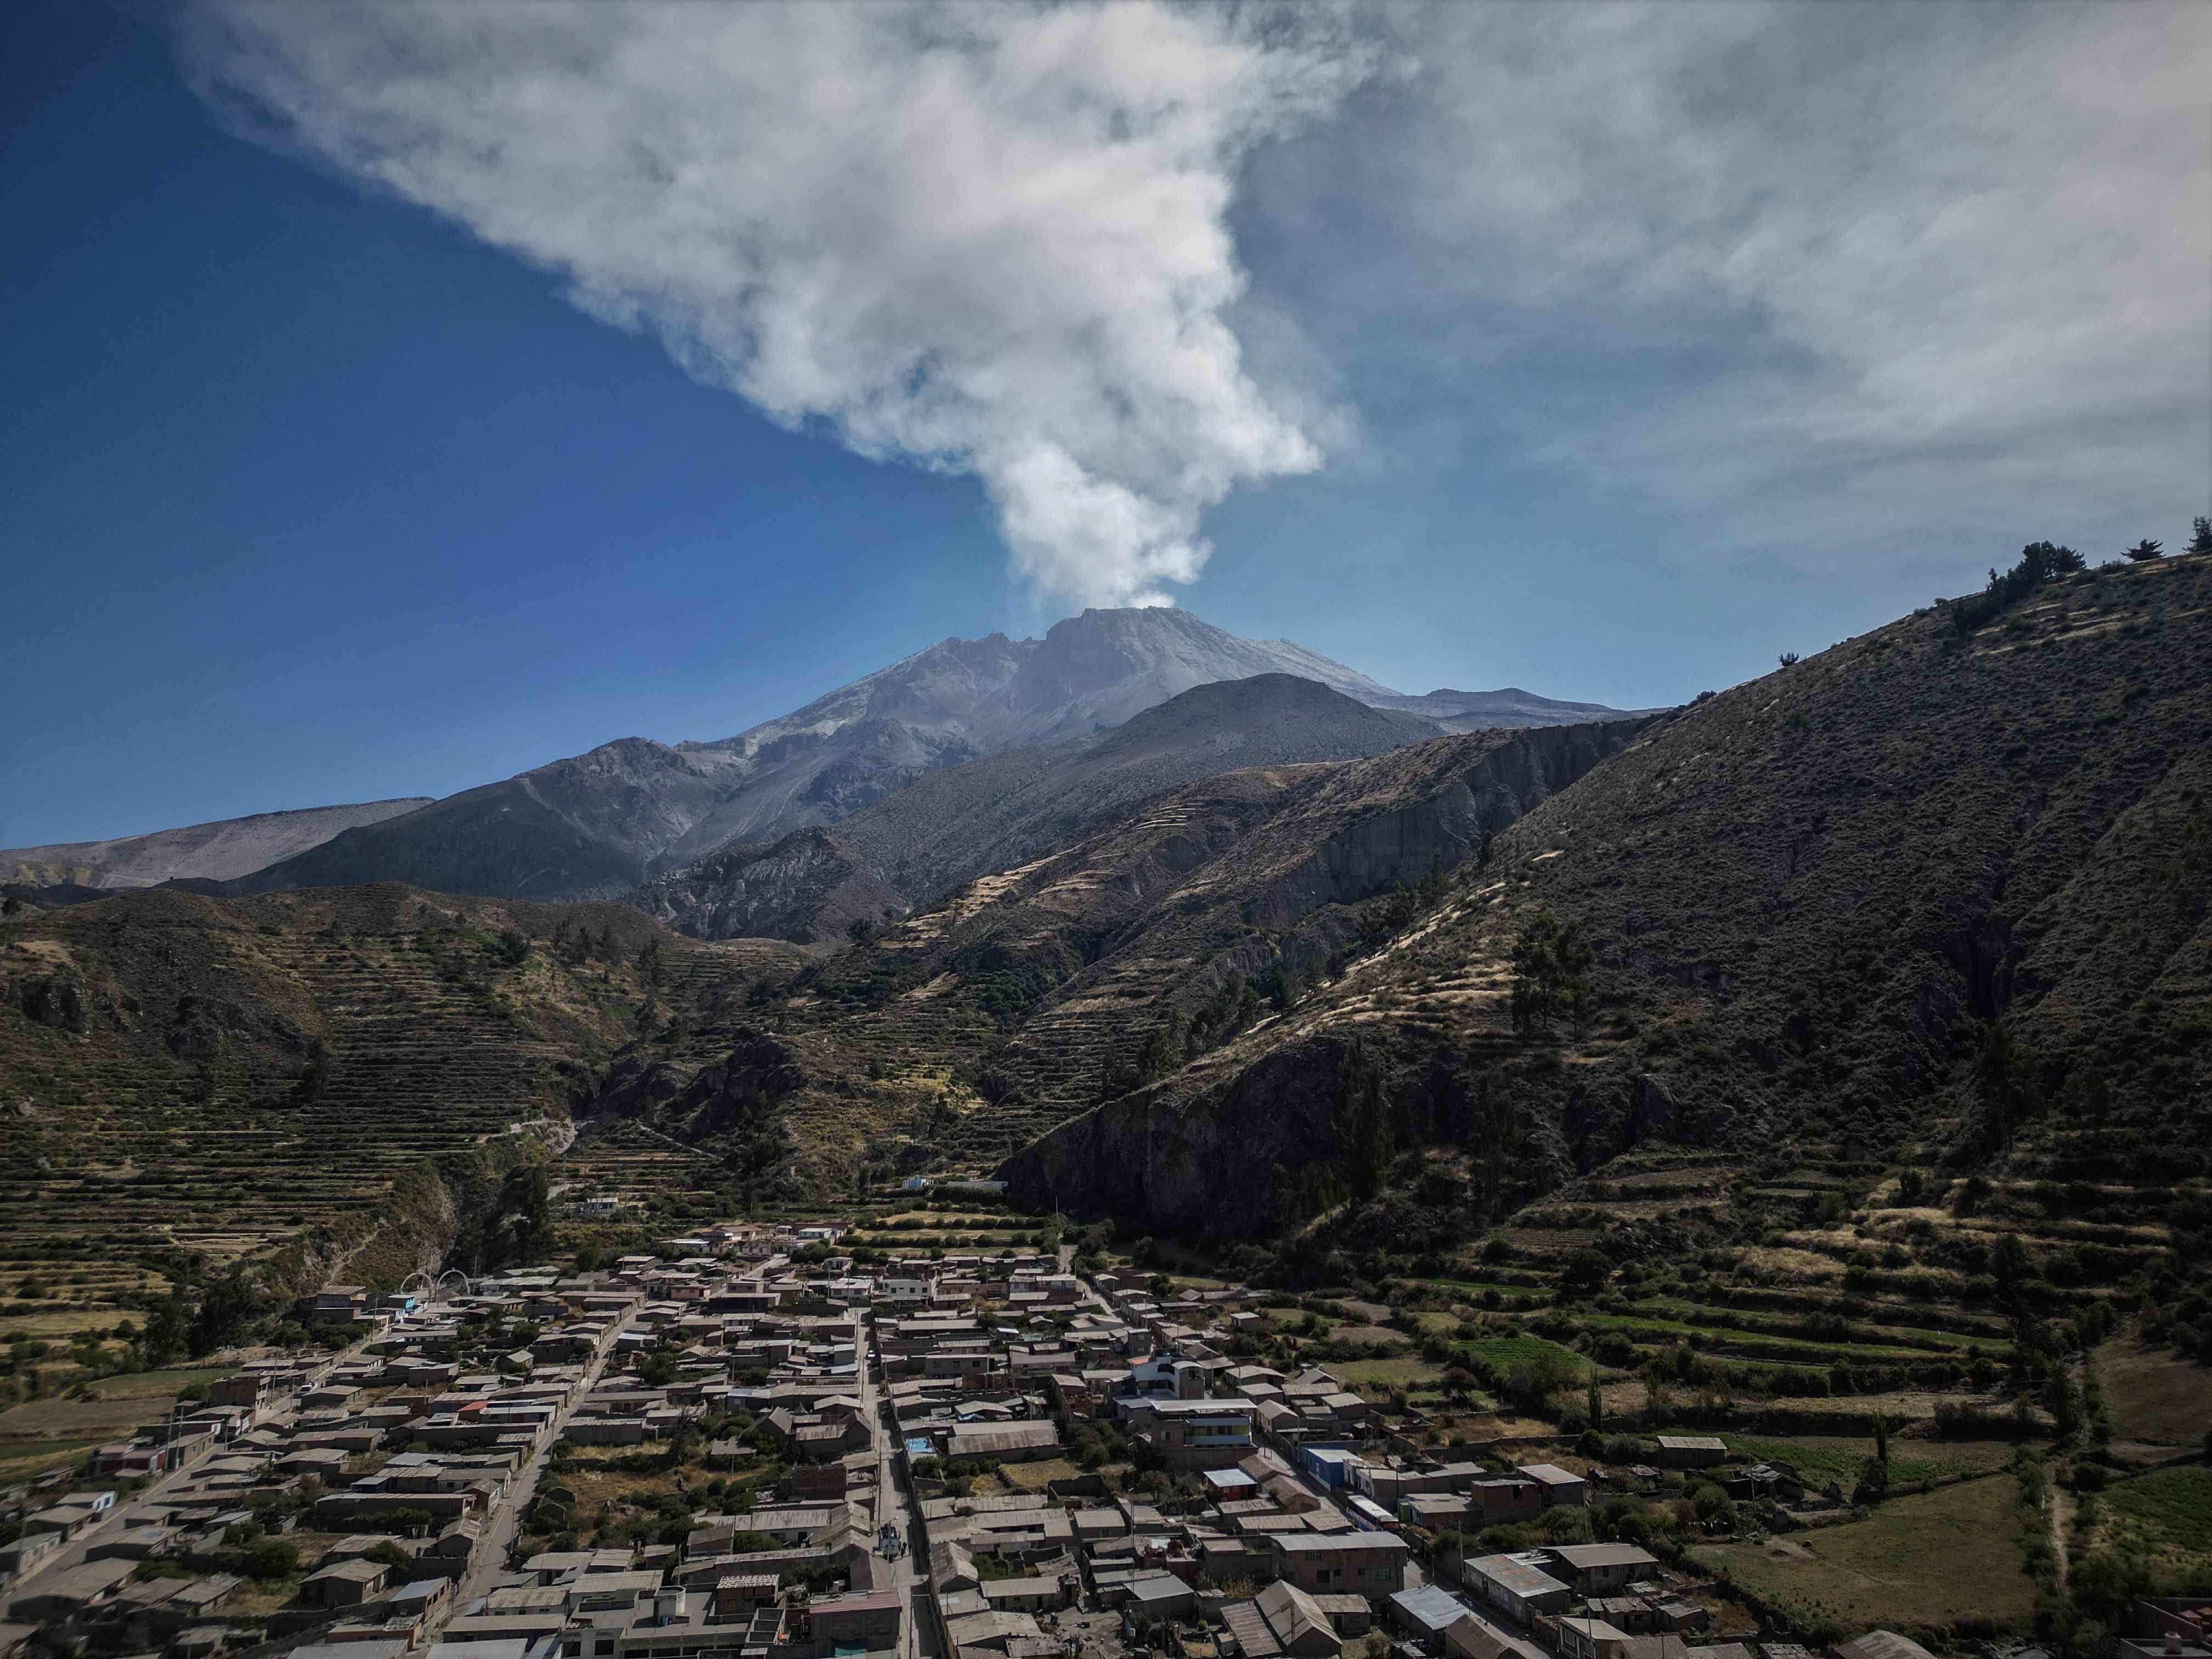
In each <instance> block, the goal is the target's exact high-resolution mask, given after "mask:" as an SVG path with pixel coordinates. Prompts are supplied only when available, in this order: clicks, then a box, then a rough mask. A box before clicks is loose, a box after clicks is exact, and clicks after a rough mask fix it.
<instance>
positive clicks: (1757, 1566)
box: [1695, 1475, 2035, 1633]
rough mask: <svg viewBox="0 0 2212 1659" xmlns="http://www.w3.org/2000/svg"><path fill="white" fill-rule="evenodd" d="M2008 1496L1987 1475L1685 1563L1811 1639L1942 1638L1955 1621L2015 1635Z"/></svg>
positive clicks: (2020, 1582)
mask: <svg viewBox="0 0 2212 1659" xmlns="http://www.w3.org/2000/svg"><path fill="white" fill-rule="evenodd" d="M2017 1490H2018V1488H2017V1486H2016V1484H2015V1482H2014V1480H2012V1479H2011V1477H2009V1476H2008V1475H1997V1476H1995V1477H1993V1478H1991V1479H1990V1480H1972V1481H1968V1482H1966V1483H1965V1484H1964V1485H1961V1486H1947V1487H1945V1488H1943V1489H1942V1490H1941V1491H1938V1492H1929V1494H1927V1495H1926V1496H1925V1497H1918V1498H1895V1499H1893V1500H1892V1501H1891V1502H1889V1503H1887V1504H1883V1505H1882V1506H1881V1509H1880V1510H1877V1511H1876V1512H1875V1515H1874V1516H1872V1517H1871V1518H1869V1519H1868V1520H1865V1521H1854V1522H1850V1523H1848V1524H1846V1525H1844V1526H1840V1527H1827V1528H1821V1529H1820V1530H1818V1531H1814V1532H1808V1533H1803V1534H1797V1535H1796V1536H1793V1537H1788V1538H1777V1539H1773V1540H1771V1541H1768V1542H1766V1543H1764V1544H1725V1545H1717V1546H1712V1547H1706V1548H1703V1549H1699V1550H1698V1551H1696V1552H1695V1554H1696V1557H1697V1559H1698V1560H1699V1563H1700V1564H1701V1565H1705V1566H1706V1567H1709V1568H1711V1569H1712V1570H1713V1571H1716V1572H1723V1571H1724V1572H1726V1573H1728V1574H1729V1576H1730V1577H1733V1578H1734V1579H1735V1581H1736V1582H1737V1583H1741V1584H1742V1585H1744V1586H1745V1587H1746V1588H1747V1589H1751V1590H1753V1591H1755V1592H1756V1593H1757V1594H1759V1595H1762V1596H1765V1598H1766V1599H1767V1600H1769V1601H1775V1602H1778V1603H1779V1604H1781V1605H1783V1606H1784V1607H1789V1608H1790V1609H1791V1610H1792V1611H1793V1612H1794V1613H1796V1615H1797V1617H1798V1619H1799V1620H1800V1621H1801V1622H1802V1623H1803V1624H1805V1625H1807V1626H1810V1627H1812V1628H1814V1629H1816V1630H1832V1631H1841V1632H1845V1633H1850V1632H1857V1631H1862V1630H1864V1629H1866V1628H1867V1627H1868V1626H1870V1625H1886V1626H1890V1627H1892V1628H1894V1629H1902V1630H1907V1631H1913V1630H1917V1631H1942V1630H1945V1629H1947V1628H1948V1626H1951V1625H1953V1624H1954V1623H1955V1622H1957V1621H1958V1620H1964V1619H1986V1620H1993V1621H1996V1623H1999V1624H2003V1625H2009V1626H2014V1627H2015V1628H2017V1627H2019V1626H2024V1625H2025V1624H2026V1623H2027V1618H2028V1615H2029V1614H2030V1613H2031V1612H2032V1611H2033V1607H2034V1602H2035V1586H2034V1583H2033V1581H2032V1580H2030V1579H2029V1577H2027V1573H2025V1572H2024V1571H2021V1553H2020V1543H2019V1538H2018V1531H2019V1528H2018V1527H2017V1525H2016V1524H2015V1520H2014V1514H2013V1511H2014V1507H2015V1495H2016V1492H2017Z"/></svg>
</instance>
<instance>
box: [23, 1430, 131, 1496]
mask: <svg viewBox="0 0 2212 1659" xmlns="http://www.w3.org/2000/svg"><path fill="white" fill-rule="evenodd" d="M108 1438H109V1437H108V1436H106V1435H100V1436H97V1437H94V1438H93V1439H90V1440H82V1439H79V1440H66V1439H56V1440H5V1441H0V1486H13V1485H14V1484H15V1482H16V1481H18V1480H30V1479H31V1478H32V1477H33V1475H40V1474H45V1473H46V1471H47V1470H48V1469H53V1468H60V1467H61V1466H62V1465H63V1464H64V1463H74V1462H76V1461H77V1460H78V1459H80V1458H82V1457H83V1456H84V1455H85V1454H87V1453H88V1452H89V1451H91V1450H92V1449H94V1447H96V1446H104V1445H106V1443H107V1442H108Z"/></svg>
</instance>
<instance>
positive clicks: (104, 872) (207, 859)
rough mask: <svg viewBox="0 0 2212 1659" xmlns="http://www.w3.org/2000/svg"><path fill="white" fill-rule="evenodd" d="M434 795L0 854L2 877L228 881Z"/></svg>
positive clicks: (101, 882)
mask: <svg viewBox="0 0 2212 1659" xmlns="http://www.w3.org/2000/svg"><path fill="white" fill-rule="evenodd" d="M429 804H430V798H429V797H428V796H427V795H416V796H412V797H408V798H404V799H398V800H372V801H363V802H361V803H359V804H358V805H351V806H310V807H306V808H303V809H302V810H301V811H296V812H257V813H255V814H254V815H253V816H252V817H245V818H223V819H221V820H219V821H217V822H216V823H195V824H192V825H191V826H190V827H189V828H186V829H157V830H155V831H154V832H153V833H152V834H151V835H145V836H123V837H121V838H120V839H118V840H115V841H78V842H60V843H57V844H56V845H53V846H51V847H17V848H10V849H8V850H5V851H0V879H4V880H6V881H8V882H11V883H15V882H20V883H22V884H26V885H28V886H33V887H46V886H55V885H60V884H70V885H75V886H79V887H159V886H160V885H161V884H162V883H163V882H165V881H175V880H178V879H179V878H199V879H203V880H208V881H227V880H229V879H230V878H233V877H236V876H243V875H249V874H251V873H252V872H254V871H256V870H258V869H261V868H262V867H263V866H266V865H270V864H274V863H276V862H277V861H278V860H281V859H288V858H290V857H292V856H293V855H294V854H298V853H304V852H306V851H307V849H308V848H311V847H319V846H321V845H322V844H323V843H324V842H326V841H328V840H330V838H331V836H335V835H337V834H339V833H341V832H342V831H343V830H347V829H355V828H357V827H358V826H360V825H362V824H367V823H382V822H383V821H384V820H385V819H386V818H395V817H399V816H400V815H401V814H402V813H405V812H411V811H415V810H416V808H417V807H421V806H428V805H429Z"/></svg>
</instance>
